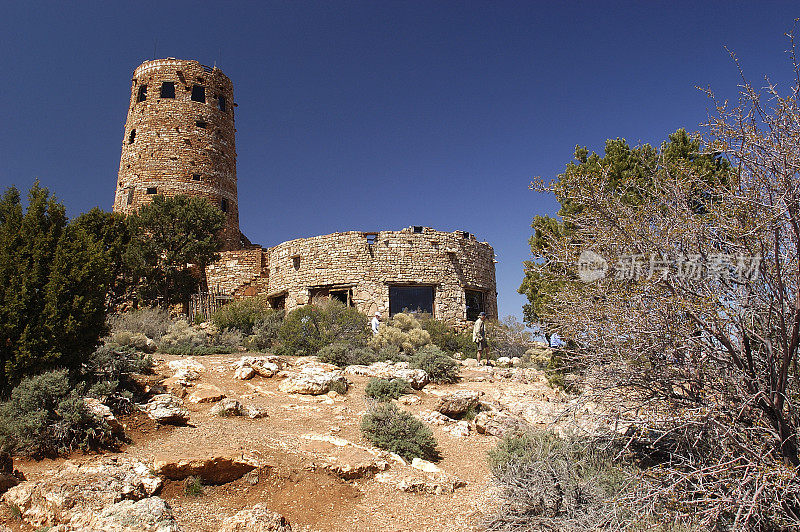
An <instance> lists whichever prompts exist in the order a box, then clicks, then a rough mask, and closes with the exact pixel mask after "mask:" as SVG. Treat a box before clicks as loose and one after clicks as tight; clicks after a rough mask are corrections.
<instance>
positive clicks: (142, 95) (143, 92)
mask: <svg viewBox="0 0 800 532" xmlns="http://www.w3.org/2000/svg"><path fill="white" fill-rule="evenodd" d="M146 99H147V85H140V86H139V95H138V96H136V102H137V103H138V102H143V101H145V100H146Z"/></svg>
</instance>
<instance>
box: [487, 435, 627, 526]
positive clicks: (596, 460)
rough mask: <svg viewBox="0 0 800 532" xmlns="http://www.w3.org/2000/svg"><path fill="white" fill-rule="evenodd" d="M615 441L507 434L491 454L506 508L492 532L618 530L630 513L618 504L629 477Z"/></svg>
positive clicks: (491, 522)
mask: <svg viewBox="0 0 800 532" xmlns="http://www.w3.org/2000/svg"><path fill="white" fill-rule="evenodd" d="M619 452H620V448H619V447H618V446H617V445H614V444H613V441H608V440H601V439H592V438H579V437H576V436H569V437H566V438H561V437H559V436H557V435H555V434H553V433H552V432H549V431H531V432H525V433H522V434H513V435H510V436H506V437H505V438H504V439H503V440H501V441H500V443H499V444H498V445H497V448H496V449H494V450H493V451H490V453H489V458H490V463H491V466H492V474H493V477H494V480H495V482H497V483H498V485H499V486H500V488H501V490H502V496H503V499H504V504H503V505H502V506H501V508H500V510H499V511H498V512H497V513H496V514H495V515H493V516H492V517H491V518H490V519H489V522H488V523H487V525H488V529H489V530H503V531H506V530H507V531H511V530H514V531H517V530H542V531H545V530H547V531H551V530H563V531H581V530H585V531H589V530H620V529H622V528H626V527H627V524H630V521H629V520H627V524H626V518H627V517H628V516H629V513H628V512H626V511H624V510H623V509H621V508H620V507H619V505H618V504H617V503H616V498H618V497H619V496H620V495H622V494H624V493H627V492H628V491H629V490H630V488H629V479H630V478H631V477H630V476H629V474H628V473H627V472H626V471H625V470H624V469H623V467H622V466H620V465H619V463H620V460H619V459H618V458H616V457H618V455H619Z"/></svg>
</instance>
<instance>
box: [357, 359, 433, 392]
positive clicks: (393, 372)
mask: <svg viewBox="0 0 800 532" xmlns="http://www.w3.org/2000/svg"><path fill="white" fill-rule="evenodd" d="M344 371H345V373H348V374H350V375H362V376H365V377H376V378H379V379H387V380H391V379H402V380H404V381H406V382H407V383H408V384H409V385H411V387H412V388H414V389H415V390H421V389H422V388H423V387H424V386H425V385H426V384H428V380H429V377H428V374H427V373H426V372H425V371H424V370H421V369H412V368H411V367H410V365H409V363H408V362H395V363H394V364H393V363H391V362H375V363H374V364H372V365H369V366H363V365H353V366H347V367H346V368H345V370H344Z"/></svg>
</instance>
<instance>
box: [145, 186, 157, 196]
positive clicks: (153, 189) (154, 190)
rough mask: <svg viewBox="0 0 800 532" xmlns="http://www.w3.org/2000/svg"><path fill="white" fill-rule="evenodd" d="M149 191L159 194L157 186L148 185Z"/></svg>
mask: <svg viewBox="0 0 800 532" xmlns="http://www.w3.org/2000/svg"><path fill="white" fill-rule="evenodd" d="M147 193H148V194H158V189H156V187H148V188H147Z"/></svg>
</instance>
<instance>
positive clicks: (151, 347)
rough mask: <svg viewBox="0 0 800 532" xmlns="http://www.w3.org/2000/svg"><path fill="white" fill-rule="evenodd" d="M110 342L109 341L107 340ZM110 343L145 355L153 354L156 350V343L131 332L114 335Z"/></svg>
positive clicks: (140, 334)
mask: <svg viewBox="0 0 800 532" xmlns="http://www.w3.org/2000/svg"><path fill="white" fill-rule="evenodd" d="M106 341H107V342H109V340H106ZM110 343H111V344H114V345H118V346H120V347H130V348H132V349H136V350H138V351H142V352H143V353H153V352H155V350H156V347H157V346H156V343H155V342H154V341H153V340H152V339H150V338H148V337H147V336H145V335H144V334H142V333H132V332H130V331H119V332H115V333H112V334H111V336H110Z"/></svg>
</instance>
